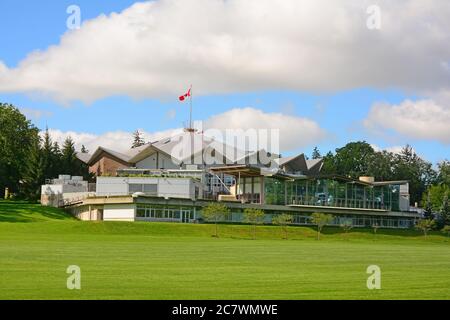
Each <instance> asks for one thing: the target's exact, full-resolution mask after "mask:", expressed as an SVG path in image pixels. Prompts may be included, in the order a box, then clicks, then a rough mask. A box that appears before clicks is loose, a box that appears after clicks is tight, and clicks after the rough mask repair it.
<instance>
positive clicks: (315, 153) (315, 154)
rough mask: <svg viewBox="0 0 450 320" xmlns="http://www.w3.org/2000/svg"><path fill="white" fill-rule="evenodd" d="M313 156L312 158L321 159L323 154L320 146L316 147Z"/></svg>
mask: <svg viewBox="0 0 450 320" xmlns="http://www.w3.org/2000/svg"><path fill="white" fill-rule="evenodd" d="M311 158H312V159H320V158H322V155H321V154H320V151H319V148H317V147H314V150H313V152H312V155H311Z"/></svg>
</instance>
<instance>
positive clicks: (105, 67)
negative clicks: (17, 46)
mask: <svg viewBox="0 0 450 320" xmlns="http://www.w3.org/2000/svg"><path fill="white" fill-rule="evenodd" d="M371 4H373V3H372V1H361V0H345V1H329V0H305V1H298V0H283V1H275V0H228V1H222V0H183V1H180V0H178V1H175V0H159V1H152V2H144V3H136V4H134V5H133V6H131V7H130V8H128V9H126V10H124V11H123V12H121V13H118V14H117V13H113V14H111V15H109V16H105V15H101V16H99V17H97V18H95V19H92V20H89V21H86V22H85V23H84V24H83V26H82V28H81V29H79V30H74V31H70V32H67V33H66V34H65V35H64V36H63V37H62V39H61V42H60V43H59V44H58V45H56V46H52V47H49V48H48V49H47V50H45V51H42V52H38V51H37V52H33V53H31V54H30V55H29V56H28V57H26V58H25V59H24V60H23V61H22V62H21V63H20V64H19V66H18V67H17V68H14V69H7V68H6V67H5V66H4V65H3V64H2V63H1V62H0V92H28V93H30V92H32V93H38V94H42V95H44V96H49V97H52V98H54V99H58V100H61V101H71V100H84V101H93V100H95V99H99V98H102V97H107V96H111V95H122V94H123V95H128V96H132V97H162V96H166V95H169V96H175V97H177V96H178V95H179V94H181V93H182V92H183V91H184V90H185V88H186V86H187V85H189V84H191V83H192V84H193V85H194V94H212V93H228V92H236V91H249V90H266V89H288V90H289V89H293V90H305V91H335V90H343V89H352V88H355V87H376V88H404V89H408V90H415V91H420V92H426V91H435V90H438V89H441V88H447V89H448V88H449V87H450V77H449V73H450V71H449V69H448V62H449V61H450V33H449V32H448V30H450V19H448V17H449V16H450V2H449V1H425V0H403V1H387V0H380V1H377V4H378V5H379V6H380V8H381V14H382V16H381V18H382V27H381V30H376V31H374V30H369V29H368V28H367V27H366V20H367V18H368V15H367V13H366V9H367V7H368V6H369V5H371Z"/></svg>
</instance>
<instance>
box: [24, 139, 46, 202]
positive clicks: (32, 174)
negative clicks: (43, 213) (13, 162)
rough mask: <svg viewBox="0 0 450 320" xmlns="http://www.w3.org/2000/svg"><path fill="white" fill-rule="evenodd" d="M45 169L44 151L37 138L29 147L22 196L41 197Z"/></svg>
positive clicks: (26, 197)
mask: <svg viewBox="0 0 450 320" xmlns="http://www.w3.org/2000/svg"><path fill="white" fill-rule="evenodd" d="M44 169H45V163H44V157H43V152H42V150H41V148H40V141H39V140H36V142H35V143H34V144H33V145H32V146H31V147H30V148H29V155H28V157H27V163H26V166H25V170H24V173H23V178H22V181H21V186H20V192H19V193H20V195H21V197H23V198H25V199H27V200H32V201H36V200H37V199H39V197H40V193H41V185H43V184H44V183H45V176H44Z"/></svg>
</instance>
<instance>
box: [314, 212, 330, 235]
mask: <svg viewBox="0 0 450 320" xmlns="http://www.w3.org/2000/svg"><path fill="white" fill-rule="evenodd" d="M333 219H334V217H333V216H332V215H331V214H325V213H321V212H314V213H313V214H312V215H311V222H312V223H313V224H315V225H317V240H320V232H321V231H322V229H323V227H324V226H326V225H327V224H329V223H331V222H332V221H333Z"/></svg>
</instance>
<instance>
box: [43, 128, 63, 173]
mask: <svg viewBox="0 0 450 320" xmlns="http://www.w3.org/2000/svg"><path fill="white" fill-rule="evenodd" d="M56 152H57V151H56V150H55V147H54V144H53V142H52V138H51V137H50V134H49V132H48V128H46V129H45V133H44V138H43V142H42V148H41V154H42V165H43V174H44V178H45V179H52V178H56V175H57V174H58V166H59V155H57V153H56Z"/></svg>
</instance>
